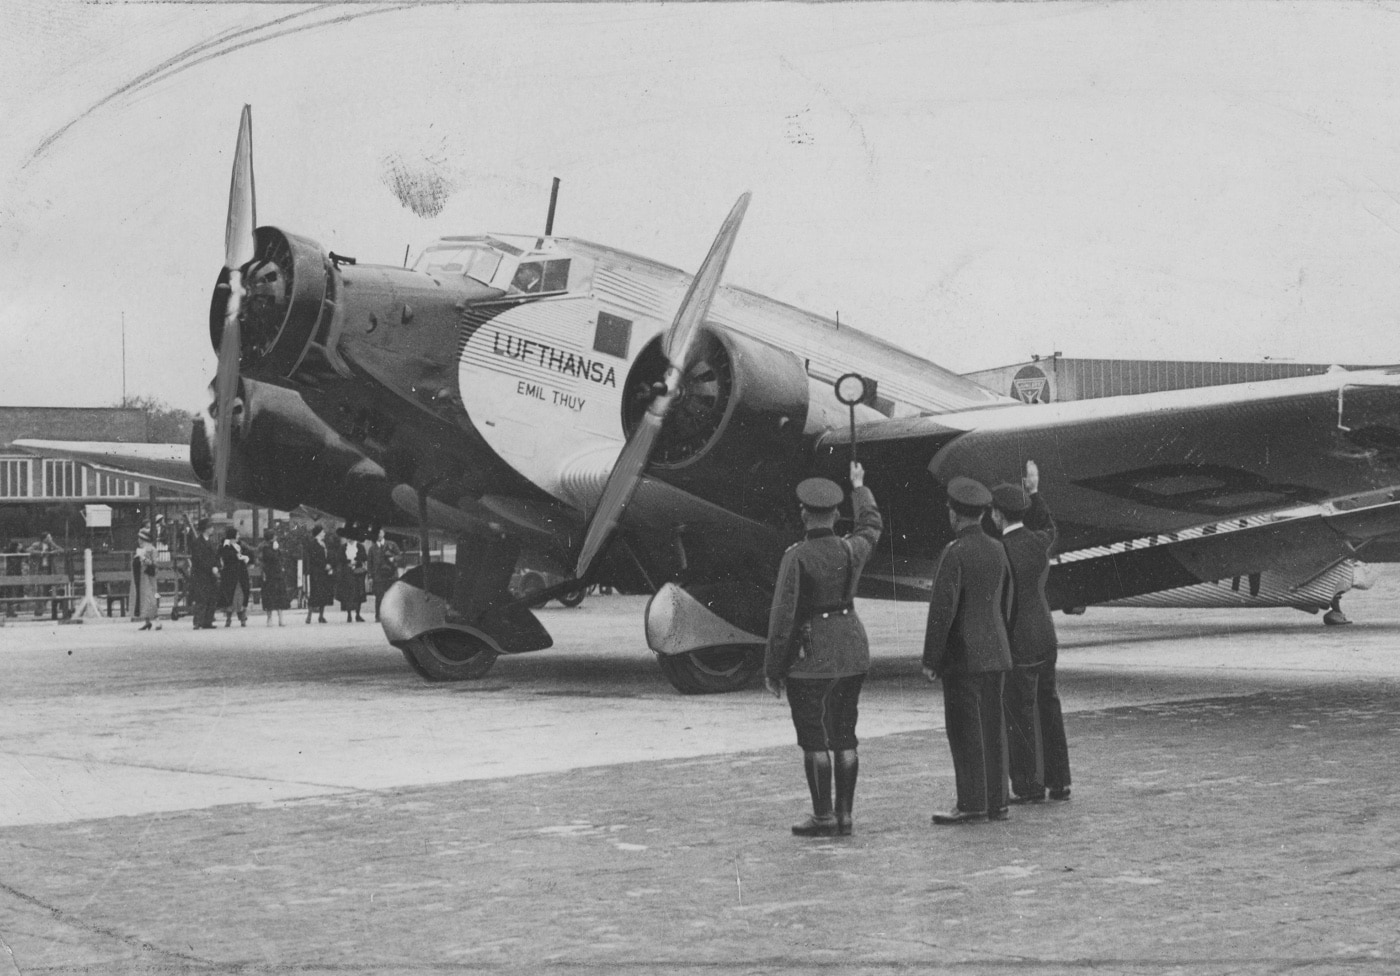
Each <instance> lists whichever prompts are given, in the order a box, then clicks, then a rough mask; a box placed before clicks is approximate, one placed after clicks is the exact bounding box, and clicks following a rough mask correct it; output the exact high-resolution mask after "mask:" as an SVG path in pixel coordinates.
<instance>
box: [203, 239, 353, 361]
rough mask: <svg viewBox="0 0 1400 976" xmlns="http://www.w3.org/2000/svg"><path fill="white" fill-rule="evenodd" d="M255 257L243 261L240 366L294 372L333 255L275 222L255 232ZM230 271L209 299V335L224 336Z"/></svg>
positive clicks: (312, 328) (318, 312)
mask: <svg viewBox="0 0 1400 976" xmlns="http://www.w3.org/2000/svg"><path fill="white" fill-rule="evenodd" d="M255 238H256V242H257V243H256V247H255V249H254V254H253V260H252V261H250V262H248V263H247V264H246V265H244V266H243V268H242V272H243V296H242V303H241V304H240V306H239V309H238V324H239V356H238V368H239V371H240V372H243V371H255V372H258V373H265V374H272V375H277V376H283V377H285V376H290V375H291V373H292V371H293V370H294V369H295V368H296V365H297V363H298V362H300V360H301V357H302V355H303V354H304V353H305V352H306V347H307V345H308V344H309V343H310V342H311V339H312V338H313V337H314V336H315V334H316V327H317V325H318V324H319V323H320V320H321V316H322V313H323V309H324V308H325V299H326V294H327V292H328V291H329V290H330V288H331V286H332V283H333V281H334V272H333V267H332V265H331V262H330V259H329V258H328V257H327V256H326V254H325V253H324V252H323V251H322V250H321V246H320V245H319V244H317V243H316V242H315V241H313V240H310V239H308V238H305V237H299V236H297V235H295V234H289V233H287V232H286V231H283V230H279V229H278V228H276V227H259V228H258V229H257V231H256V232H255ZM231 278H232V272H230V271H229V269H228V268H224V269H222V271H221V272H220V273H219V280H218V283H217V284H216V285H215V286H214V297H213V299H212V301H211V302H210V304H209V338H210V340H211V341H212V342H213V344H214V348H215V349H218V348H219V347H220V342H221V341H222V340H223V335H224V323H225V320H226V316H227V313H228V307H229V302H230V300H231V295H232V290H231V286H230V280H231Z"/></svg>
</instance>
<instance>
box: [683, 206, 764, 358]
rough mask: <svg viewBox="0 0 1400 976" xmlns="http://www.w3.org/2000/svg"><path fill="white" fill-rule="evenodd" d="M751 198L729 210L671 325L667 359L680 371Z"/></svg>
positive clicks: (737, 234)
mask: <svg viewBox="0 0 1400 976" xmlns="http://www.w3.org/2000/svg"><path fill="white" fill-rule="evenodd" d="M749 197H750V194H748V193H744V194H742V195H741V196H740V197H739V199H738V200H737V201H735V203H734V206H733V208H732V209H731V210H730V211H729V216H728V217H726V218H724V223H723V225H721V226H720V229H719V234H717V235H716V236H715V242H714V243H713V244H711V245H710V253H709V254H707V255H705V262H704V263H703V264H701V265H700V270H699V271H697V272H696V273H695V277H694V278H693V279H692V280H691V282H690V288H689V290H687V291H686V293H685V298H684V299H682V301H681V307H680V308H679V309H677V311H676V319H675V321H674V322H672V323H671V331H670V333H669V334H668V335H667V336H666V358H667V359H669V360H670V361H671V365H672V366H674V367H675V368H676V369H678V370H681V369H685V357H686V354H687V353H689V352H690V344H691V342H693V341H694V340H695V335H696V333H697V332H699V331H700V323H701V322H703V321H705V316H706V315H707V314H708V313H709V311H710V302H711V301H712V300H713V299H714V297H715V292H716V291H718V290H719V280H720V278H721V276H723V274H724V266H725V264H726V263H728V261H729V252H730V251H732V250H733V249H734V238H736V237H737V236H739V225H740V224H741V223H743V221H744V212H745V211H746V210H748V209H749ZM678 378H679V377H678Z"/></svg>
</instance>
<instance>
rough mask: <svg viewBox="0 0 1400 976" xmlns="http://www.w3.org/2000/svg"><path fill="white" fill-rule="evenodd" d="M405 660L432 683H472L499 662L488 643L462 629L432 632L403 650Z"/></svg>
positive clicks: (417, 638)
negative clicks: (463, 631) (465, 632)
mask: <svg viewBox="0 0 1400 976" xmlns="http://www.w3.org/2000/svg"><path fill="white" fill-rule="evenodd" d="M400 650H402V651H403V656H404V660H406V661H408V663H409V665H411V666H412V668H413V670H415V671H417V672H418V673H419V674H421V675H422V676H423V677H424V678H427V679H428V680H429V681H471V680H474V679H476V678H481V677H484V676H485V674H486V672H487V671H490V670H491V665H493V664H495V663H496V656H497V655H496V652H495V651H493V650H491V648H490V647H488V646H487V644H486V642H485V641H483V640H481V639H480V638H477V637H473V636H472V635H470V634H464V633H462V632H461V631H459V630H430V631H428V632H427V633H426V634H422V635H420V636H418V637H415V638H413V639H412V640H409V641H405V642H404V643H403V645H402V646H401V647H400Z"/></svg>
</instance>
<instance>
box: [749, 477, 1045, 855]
mask: <svg viewBox="0 0 1400 976" xmlns="http://www.w3.org/2000/svg"><path fill="white" fill-rule="evenodd" d="M850 479H851V488H852V493H851V503H852V508H853V510H854V515H855V524H854V528H853V531H852V532H851V534H850V535H846V536H839V535H837V534H836V531H835V525H836V516H837V509H838V506H839V505H840V504H841V502H842V501H843V500H844V497H845V493H844V492H843V491H842V490H841V488H840V486H839V485H837V484H836V483H835V482H834V481H830V480H828V479H826V478H809V479H807V480H805V481H803V482H802V483H801V484H799V485H798V486H797V500H798V503H799V504H800V506H801V510H802V523H803V527H804V529H805V534H804V537H803V539H802V541H800V542H798V543H796V544H795V545H793V546H792V547H791V548H789V549H788V551H787V552H786V553H785V554H784V556H783V560H782V563H781V564H780V566H779V569H778V579H777V586H776V588H775V590H774V593H773V603H772V607H771V610H770V613H769V627H768V645H767V648H766V652H765V657H764V682H765V685H766V687H767V688H768V690H769V692H771V693H772V694H773V695H774V696H775V697H778V698H781V697H782V695H783V692H784V691H786V692H787V698H788V705H789V708H790V709H791V712H792V722H793V727H794V728H795V730H796V732H797V745H798V747H799V748H800V749H801V750H802V757H803V759H802V763H803V770H804V772H805V774H806V777H807V786H808V790H809V791H810V793H811V798H812V813H811V815H810V816H808V817H807V818H806V819H805V820H803V821H801V822H800V823H798V824H795V825H794V826H793V828H792V832H793V834H795V835H797V836H801V837H829V836H834V835H835V836H840V835H848V834H850V833H852V831H853V815H852V809H853V806H854V802H855V788H856V777H857V773H858V770H859V757H858V755H857V751H856V747H857V744H858V741H857V738H856V720H857V716H858V705H859V699H860V690H861V685H862V683H863V681H864V679H865V675H866V672H867V671H868V670H869V668H870V645H869V641H868V639H867V637H866V633H865V628H864V627H863V626H862V624H861V622H860V618H859V617H858V616H857V615H856V611H855V604H854V599H855V593H856V589H857V587H858V586H859V583H860V574H861V571H862V570H863V569H864V567H865V563H866V561H867V560H868V559H869V558H870V554H871V553H872V552H873V551H874V549H875V545H876V543H877V542H878V541H879V538H880V533H881V531H882V529H883V523H882V521H881V518H880V511H879V509H878V508H877V507H876V505H875V498H874V496H873V495H872V494H871V492H870V489H868V488H866V487H865V469H864V468H863V467H862V466H861V465H860V464H858V463H856V462H852V463H851V467H850ZM1039 487H1040V474H1039V471H1038V470H1037V468H1036V465H1035V462H1034V461H1031V462H1028V463H1027V464H1026V469H1025V473H1024V475H1023V477H1022V478H1021V483H1020V484H1019V485H1016V484H1001V485H997V486H995V487H994V488H991V489H989V488H987V487H986V486H985V485H983V484H981V483H979V482H977V481H974V480H972V479H971V478H965V477H956V478H953V479H952V480H951V481H950V482H949V483H948V490H947V495H948V520H949V524H950V526H951V527H952V530H953V534H954V538H953V540H952V541H951V542H949V543H948V545H947V546H946V547H944V549H943V552H942V554H941V555H940V557H939V561H938V567H937V570H936V571H935V573H934V579H933V587H932V594H931V598H930V601H929V611H928V622H927V627H926V629H925V633H924V651H923V661H922V666H923V672H924V675H925V676H926V677H927V678H928V680H929V681H930V682H938V681H941V682H942V684H943V709H944V718H945V725H946V729H947V735H948V745H949V748H950V750H951V752H952V757H953V775H954V780H955V783H956V792H957V796H956V800H955V802H954V803H953V806H952V808H951V809H950V810H948V811H946V812H939V813H935V814H934V815H933V823H935V824H939V825H953V824H969V823H979V822H983V823H985V822H987V821H1001V820H1006V819H1007V818H1008V815H1009V810H1010V806H1011V804H1035V803H1043V802H1045V801H1046V800H1047V799H1048V800H1052V801H1065V800H1068V799H1069V798H1070V768H1069V749H1068V746H1067V744H1066V740H1065V730H1064V719H1063V715H1062V711H1061V707H1060V699H1059V696H1058V694H1057V693H1056V689H1055V660H1056V654H1057V646H1058V645H1057V640H1056V636H1055V624H1054V621H1053V620H1052V619H1051V616H1050V606H1049V603H1048V602H1047V600H1046V597H1045V582H1046V579H1047V578H1048V577H1049V574H1050V554H1051V552H1052V550H1053V549H1054V545H1055V538H1056V532H1055V522H1054V519H1053V518H1052V517H1051V515H1050V511H1049V509H1048V508H1046V506H1045V503H1044V501H1043V500H1042V499H1041V498H1040V495H1039ZM833 781H834V785H835V791H834V794H833V790H832V786H833Z"/></svg>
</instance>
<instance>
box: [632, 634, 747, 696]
mask: <svg viewBox="0 0 1400 976" xmlns="http://www.w3.org/2000/svg"><path fill="white" fill-rule="evenodd" d="M657 663H659V664H660V665H661V673H662V674H664V675H665V676H666V680H667V681H669V682H671V685H672V687H674V688H675V689H676V690H677V691H679V692H680V693H681V694H683V695H715V694H720V693H722V692H726V691H738V690H740V689H741V688H743V687H745V686H746V685H748V683H749V681H751V680H752V679H753V676H754V675H755V674H757V673H758V670H759V668H761V667H763V648H761V647H753V646H751V645H747V644H725V645H723V646H720V647H707V648H705V649H704V650H699V651H691V652H690V653H689V654H659V655H657Z"/></svg>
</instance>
